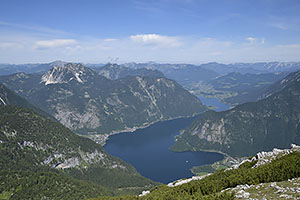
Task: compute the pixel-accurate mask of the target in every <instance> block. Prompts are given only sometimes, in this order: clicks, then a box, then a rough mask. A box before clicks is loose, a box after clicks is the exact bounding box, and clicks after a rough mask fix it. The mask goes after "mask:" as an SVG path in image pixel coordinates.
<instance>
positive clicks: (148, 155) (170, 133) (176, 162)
mask: <svg viewBox="0 0 300 200" xmlns="http://www.w3.org/2000/svg"><path fill="white" fill-rule="evenodd" d="M193 119H194V118H184V119H175V120H171V121H164V122H158V123H156V124H154V125H152V126H149V127H147V128H144V129H139V130H136V131H134V132H132V133H121V134H117V135H112V136H110V137H109V139H108V141H107V143H106V145H105V146H104V148H105V150H106V151H107V152H108V153H110V154H112V155H114V156H117V157H119V158H121V159H123V160H125V161H126V162H129V163H130V164H132V165H133V166H134V167H135V168H136V169H137V171H138V172H139V173H141V174H142V175H143V176H145V177H147V178H150V179H152V180H154V181H158V182H161V183H169V182H172V181H175V180H178V179H181V178H188V177H191V176H193V174H192V173H191V171H190V169H191V168H192V167H193V166H200V165H204V164H211V163H213V162H216V161H219V160H222V159H223V155H221V154H218V153H212V152H180V153H178V152H172V151H170V150H169V147H170V146H172V145H173V144H174V137H175V136H176V135H179V131H180V130H181V129H183V128H185V127H186V126H188V125H189V124H190V123H191V122H192V120H193Z"/></svg>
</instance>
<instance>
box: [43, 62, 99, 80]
mask: <svg viewBox="0 0 300 200" xmlns="http://www.w3.org/2000/svg"><path fill="white" fill-rule="evenodd" d="M95 74H96V73H95V72H94V71H93V70H91V69H89V68H87V67H86V66H84V65H83V64H81V63H63V62H58V63H57V64H56V65H54V66H53V68H52V69H50V70H49V71H48V72H47V73H45V74H44V75H43V76H42V78H41V79H42V80H41V83H44V84H45V85H49V84H57V83H69V82H71V81H73V80H74V81H77V82H78V83H84V82H86V81H87V79H88V77H89V76H91V75H95Z"/></svg>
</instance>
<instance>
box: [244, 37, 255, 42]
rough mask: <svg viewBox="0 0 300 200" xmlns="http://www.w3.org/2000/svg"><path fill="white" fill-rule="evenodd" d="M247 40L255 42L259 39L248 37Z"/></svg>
mask: <svg viewBox="0 0 300 200" xmlns="http://www.w3.org/2000/svg"><path fill="white" fill-rule="evenodd" d="M246 40H248V41H249V42H250V43H251V44H253V43H255V42H256V41H257V39H256V38H254V37H247V38H246Z"/></svg>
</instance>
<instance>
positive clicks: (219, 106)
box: [197, 96, 231, 112]
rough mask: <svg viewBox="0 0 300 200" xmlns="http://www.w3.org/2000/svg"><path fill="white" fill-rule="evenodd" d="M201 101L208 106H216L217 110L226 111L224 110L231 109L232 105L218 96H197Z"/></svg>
mask: <svg viewBox="0 0 300 200" xmlns="http://www.w3.org/2000/svg"><path fill="white" fill-rule="evenodd" d="M197 97H198V98H199V99H200V100H201V102H202V103H203V104H204V105H206V106H214V107H215V108H216V109H214V110H215V111H218V112H219V111H224V110H229V109H230V107H231V106H230V105H228V104H224V103H223V102H222V101H221V100H220V99H217V98H206V97H203V96H197Z"/></svg>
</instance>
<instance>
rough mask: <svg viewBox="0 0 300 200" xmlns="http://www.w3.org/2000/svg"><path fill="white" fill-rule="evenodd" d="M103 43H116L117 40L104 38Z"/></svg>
mask: <svg viewBox="0 0 300 200" xmlns="http://www.w3.org/2000/svg"><path fill="white" fill-rule="evenodd" d="M103 41H104V42H115V41H118V39H115V38H106V39H104V40H103Z"/></svg>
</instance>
